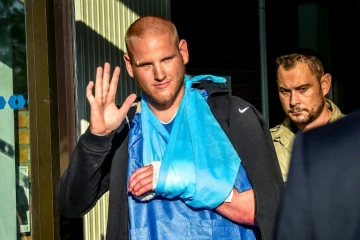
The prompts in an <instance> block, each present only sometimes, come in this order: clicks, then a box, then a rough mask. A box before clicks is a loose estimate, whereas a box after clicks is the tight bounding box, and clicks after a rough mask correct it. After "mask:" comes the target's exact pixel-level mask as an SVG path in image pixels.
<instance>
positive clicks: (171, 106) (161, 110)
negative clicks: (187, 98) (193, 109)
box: [148, 88, 185, 122]
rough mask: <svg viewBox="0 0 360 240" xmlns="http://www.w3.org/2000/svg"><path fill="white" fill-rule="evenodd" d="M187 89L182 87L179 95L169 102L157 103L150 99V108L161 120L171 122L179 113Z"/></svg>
mask: <svg viewBox="0 0 360 240" xmlns="http://www.w3.org/2000/svg"><path fill="white" fill-rule="evenodd" d="M184 92H185V89H184V88H182V89H181V90H180V92H179V94H178V95H177V97H176V98H175V99H174V100H173V101H171V102H168V103H157V102H154V101H153V100H150V99H148V106H149V109H150V110H151V111H152V112H153V113H154V114H155V116H156V117H157V118H158V119H159V120H160V121H161V122H169V121H170V120H171V119H172V118H173V117H174V116H175V114H176V113H177V111H178V109H179V106H180V103H181V100H182V98H183V96H184Z"/></svg>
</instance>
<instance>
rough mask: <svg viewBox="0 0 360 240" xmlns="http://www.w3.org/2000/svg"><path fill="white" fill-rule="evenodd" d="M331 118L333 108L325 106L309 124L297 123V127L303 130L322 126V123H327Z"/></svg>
mask: <svg viewBox="0 0 360 240" xmlns="http://www.w3.org/2000/svg"><path fill="white" fill-rule="evenodd" d="M330 118H331V110H330V109H329V108H327V107H326V106H325V107H324V110H323V111H322V112H321V114H320V115H319V116H318V117H317V118H316V119H315V120H314V121H312V122H311V123H309V124H299V125H297V128H298V129H299V130H301V131H307V130H309V129H312V128H316V127H320V126H322V125H325V124H327V123H328V122H329V120H330Z"/></svg>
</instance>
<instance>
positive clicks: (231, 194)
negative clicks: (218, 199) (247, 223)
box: [224, 189, 234, 203]
mask: <svg viewBox="0 0 360 240" xmlns="http://www.w3.org/2000/svg"><path fill="white" fill-rule="evenodd" d="M233 196H234V189H232V190H231V192H230V194H229V196H228V197H227V198H226V199H225V201H224V202H226V203H229V202H231V200H232V198H233Z"/></svg>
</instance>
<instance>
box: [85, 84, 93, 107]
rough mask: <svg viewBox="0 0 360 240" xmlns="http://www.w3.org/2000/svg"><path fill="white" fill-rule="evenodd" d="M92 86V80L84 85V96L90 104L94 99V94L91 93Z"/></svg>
mask: <svg viewBox="0 0 360 240" xmlns="http://www.w3.org/2000/svg"><path fill="white" fill-rule="evenodd" d="M93 87H94V82H93V81H90V82H89V84H88V85H87V87H86V98H87V100H88V101H89V103H90V104H91V103H92V102H93V101H94V96H93V94H92V89H93Z"/></svg>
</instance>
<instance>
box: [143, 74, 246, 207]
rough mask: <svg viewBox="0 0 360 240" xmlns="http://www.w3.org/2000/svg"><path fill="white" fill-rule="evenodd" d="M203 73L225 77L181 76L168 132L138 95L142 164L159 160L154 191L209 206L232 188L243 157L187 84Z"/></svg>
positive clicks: (190, 202)
mask: <svg viewBox="0 0 360 240" xmlns="http://www.w3.org/2000/svg"><path fill="white" fill-rule="evenodd" d="M204 79H210V80H212V81H214V82H225V81H226V80H225V79H224V78H221V77H216V76H211V75H200V76H196V77H193V78H192V79H189V78H188V77H185V79H184V81H185V94H184V97H183V99H182V101H181V103H180V106H179V109H178V112H177V115H176V118H175V121H174V125H173V127H172V130H171V133H170V134H169V133H168V131H167V130H166V129H165V127H164V126H163V124H162V123H161V122H160V121H159V119H158V118H157V117H156V116H155V115H154V114H153V113H152V111H151V110H150V109H149V108H148V105H147V100H146V96H145V95H144V94H143V95H142V100H141V101H142V102H141V122H142V123H141V124H142V131H143V139H144V142H143V164H144V165H148V164H149V163H150V162H152V161H161V167H160V172H159V178H158V182H157V185H156V189H155V192H156V195H162V196H163V197H166V198H169V199H172V198H176V197H179V198H181V199H182V200H183V201H184V202H185V203H186V204H187V205H189V206H192V207H195V208H208V209H212V208H215V207H217V206H218V205H220V204H221V203H222V202H223V201H224V200H225V199H226V197H227V196H228V195H229V193H230V192H231V190H232V188H233V186H234V182H235V178H236V176H237V173H238V169H239V166H240V162H241V160H240V158H239V156H238V154H237V153H236V151H235V149H234V147H233V146H232V144H231V142H230V141H229V139H228V137H227V136H226V134H225V133H224V131H223V130H222V128H221V126H220V125H219V123H218V122H217V121H216V119H215V117H214V116H213V114H212V113H211V111H210V108H209V105H208V104H207V102H206V101H205V100H204V98H203V97H202V96H201V95H200V93H199V91H198V90H197V89H193V88H191V85H192V83H193V82H195V81H201V80H204Z"/></svg>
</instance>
